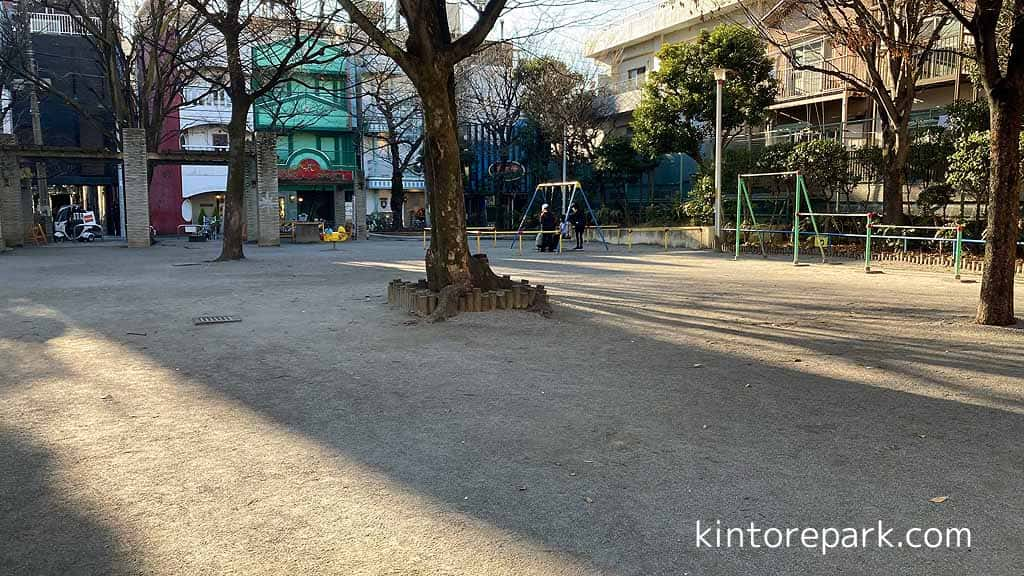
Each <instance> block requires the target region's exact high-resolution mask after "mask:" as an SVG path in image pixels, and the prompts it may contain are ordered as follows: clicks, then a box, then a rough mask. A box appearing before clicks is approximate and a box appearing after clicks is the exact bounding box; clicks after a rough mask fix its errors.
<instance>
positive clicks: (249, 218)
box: [242, 138, 260, 242]
mask: <svg viewBox="0 0 1024 576" xmlns="http://www.w3.org/2000/svg"><path fill="white" fill-rule="evenodd" d="M258 173H259V168H258V167H257V165H256V146H255V145H254V144H253V143H252V142H251V141H250V140H249V139H248V138H247V139H246V140H245V191H244V192H243V194H242V209H243V210H245V241H246V242H255V241H256V239H257V238H258V237H259V228H260V220H259V198H258V197H259V193H258V191H257V188H258V186H259V183H258V182H257V179H258V176H257V175H258Z"/></svg>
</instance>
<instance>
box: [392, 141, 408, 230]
mask: <svg viewBox="0 0 1024 576" xmlns="http://www.w3.org/2000/svg"><path fill="white" fill-rule="evenodd" d="M389 148H390V150H391V229H392V230H400V229H401V228H402V209H403V207H404V206H405V182H404V181H403V180H402V177H403V176H404V174H402V166H401V155H400V153H401V151H400V150H399V148H398V145H397V144H391V145H389Z"/></svg>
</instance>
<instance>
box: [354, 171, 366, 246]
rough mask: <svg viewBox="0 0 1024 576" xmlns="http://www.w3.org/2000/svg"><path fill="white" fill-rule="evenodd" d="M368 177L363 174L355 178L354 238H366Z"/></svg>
mask: <svg viewBox="0 0 1024 576" xmlns="http://www.w3.org/2000/svg"><path fill="white" fill-rule="evenodd" d="M365 183H366V179H365V178H363V177H362V176H360V177H357V178H356V179H355V183H354V184H353V186H352V239H353V240H363V239H365V238H366V188H365V186H364V185H365Z"/></svg>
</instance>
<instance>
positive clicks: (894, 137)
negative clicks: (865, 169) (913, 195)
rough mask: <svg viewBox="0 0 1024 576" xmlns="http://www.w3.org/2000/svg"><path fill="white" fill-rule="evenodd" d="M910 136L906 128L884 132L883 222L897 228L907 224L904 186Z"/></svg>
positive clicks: (888, 129)
mask: <svg viewBox="0 0 1024 576" xmlns="http://www.w3.org/2000/svg"><path fill="white" fill-rule="evenodd" d="M909 155H910V135H909V133H908V131H907V129H906V128H903V129H893V128H892V127H885V128H883V130H882V204H883V221H884V222H885V223H886V224H893V225H896V226H900V225H903V223H904V222H905V218H904V214H903V184H904V181H905V180H906V167H907V157H908V156H909Z"/></svg>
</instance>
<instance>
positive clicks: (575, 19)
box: [462, 0, 663, 66]
mask: <svg viewBox="0 0 1024 576" xmlns="http://www.w3.org/2000/svg"><path fill="white" fill-rule="evenodd" d="M660 3H663V2H660V1H659V0H518V1H517V0H510V2H509V5H510V6H513V9H511V10H509V11H508V12H507V13H506V14H505V15H503V16H502V21H503V23H504V35H505V38H512V39H514V40H516V43H517V45H518V46H520V47H521V48H522V49H523V50H525V51H526V52H528V53H531V54H534V55H550V56H557V57H559V58H560V59H562V60H565V61H566V62H569V63H571V64H573V65H575V66H586V65H587V60H586V59H585V58H584V56H583V43H584V41H585V40H586V38H587V36H588V35H589V34H591V33H592V32H594V31H597V30H601V29H603V28H606V27H608V26H611V25H614V24H615V23H616V22H618V21H621V20H623V19H624V18H626V17H628V16H632V15H634V14H636V13H637V12H639V11H641V10H644V9H646V8H650V7H653V6H657V5H658V4H660ZM462 13H463V26H464V27H468V26H470V25H471V20H472V16H473V14H472V10H471V9H470V8H468V7H464V8H463V10H462ZM464 29H465V28H464ZM500 36H501V26H500V25H498V26H495V29H494V31H493V32H492V34H491V36H490V38H492V39H499V38H500Z"/></svg>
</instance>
